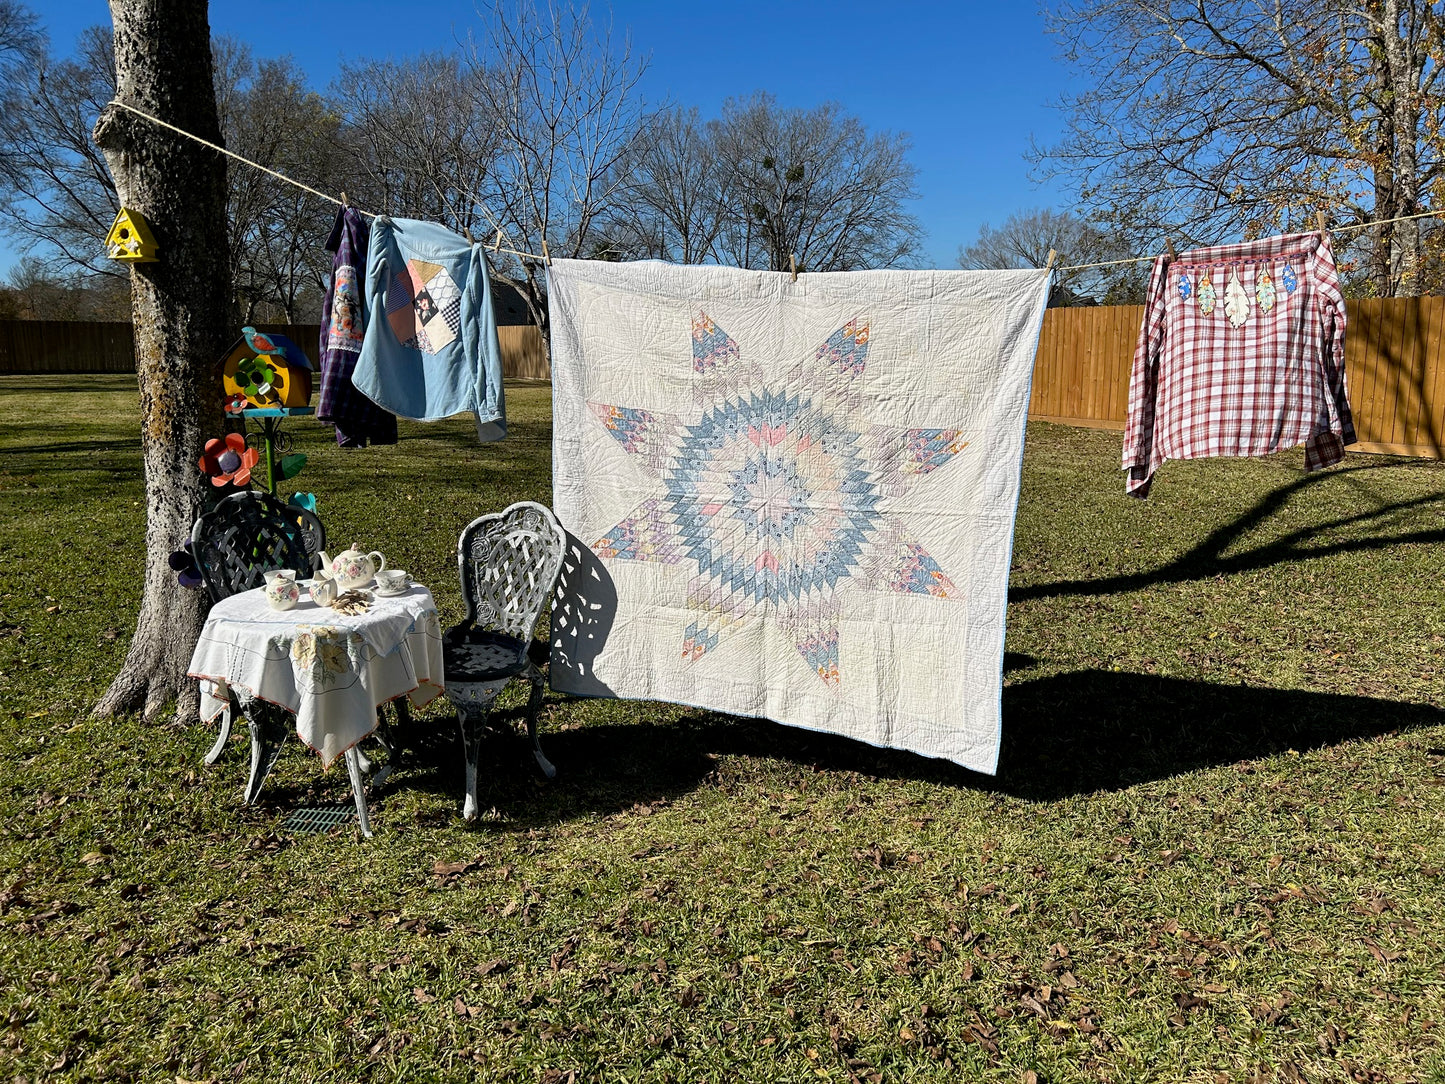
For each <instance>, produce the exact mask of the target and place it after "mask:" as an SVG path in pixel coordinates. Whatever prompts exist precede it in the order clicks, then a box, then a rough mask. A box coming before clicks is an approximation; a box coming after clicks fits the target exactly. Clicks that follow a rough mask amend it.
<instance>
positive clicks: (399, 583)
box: [376, 568, 410, 595]
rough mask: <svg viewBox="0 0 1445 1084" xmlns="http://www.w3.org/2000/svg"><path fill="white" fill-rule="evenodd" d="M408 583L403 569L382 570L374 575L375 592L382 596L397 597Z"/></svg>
mask: <svg viewBox="0 0 1445 1084" xmlns="http://www.w3.org/2000/svg"><path fill="white" fill-rule="evenodd" d="M409 582H410V581H409V580H408V579H407V576H406V569H404V568H383V569H382V570H381V571H380V572H378V573H377V574H376V590H377V591H378V592H379V593H380V594H383V595H399V594H401V593H402V592H403V591H405V590H406V586H407V584H408V583H409Z"/></svg>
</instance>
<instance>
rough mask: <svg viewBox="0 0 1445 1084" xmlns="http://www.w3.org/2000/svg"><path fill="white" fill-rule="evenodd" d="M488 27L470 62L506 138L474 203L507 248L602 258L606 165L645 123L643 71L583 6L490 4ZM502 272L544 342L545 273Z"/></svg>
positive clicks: (491, 117)
mask: <svg viewBox="0 0 1445 1084" xmlns="http://www.w3.org/2000/svg"><path fill="white" fill-rule="evenodd" d="M487 29H488V34H487V37H486V39H485V44H479V43H477V42H476V41H473V42H472V43H471V45H470V47H469V49H468V51H467V53H466V61H467V64H468V66H469V67H470V69H471V70H472V72H473V73H474V75H475V77H476V78H475V80H474V83H473V85H474V86H475V87H476V88H477V90H478V91H479V92H480V94H481V98H480V100H479V101H478V103H477V104H478V107H479V113H480V115H481V116H482V117H483V118H485V119H486V120H487V121H488V122H489V123H491V124H493V125H495V126H496V129H497V131H498V132H499V133H500V134H501V136H502V144H501V147H500V153H499V155H498V157H497V159H496V161H495V162H494V164H493V169H492V172H491V174H490V176H489V177H488V183H487V184H486V186H485V187H484V189H483V190H482V192H481V193H480V195H481V198H482V202H483V203H484V204H485V205H486V206H487V208H488V211H489V213H490V214H492V215H494V216H496V218H497V220H498V225H500V226H501V227H502V228H503V230H504V231H505V233H506V235H507V237H508V238H509V239H510V241H511V245H510V247H513V248H517V249H520V250H522V251H524V252H531V253H534V254H537V253H542V252H544V250H545V251H546V253H547V254H549V255H553V256H569V257H585V256H594V255H598V254H599V252H601V251H605V248H606V245H605V241H604V239H603V237H602V234H601V232H600V230H599V226H600V224H601V221H600V220H601V218H602V216H603V215H604V213H605V211H606V210H607V209H608V208H609V207H610V206H611V205H612V203H613V201H614V199H615V197H616V193H617V189H618V186H619V184H620V181H619V179H618V177H617V174H616V170H615V168H614V167H615V166H616V165H617V162H618V160H619V159H620V158H621V156H622V154H623V153H624V151H625V150H626V148H627V146H628V145H629V143H630V142H631V141H632V139H633V138H634V135H635V133H636V131H637V125H638V121H639V118H640V115H641V102H640V100H639V99H638V97H637V95H636V89H637V83H638V81H639V80H640V79H641V78H642V74H643V72H644V70H645V69H646V62H645V61H643V60H641V59H639V58H637V57H634V56H633V54H632V49H631V44H630V43H629V42H628V41H626V40H625V39H624V40H623V41H622V42H621V43H620V44H618V45H614V43H613V41H612V36H611V33H610V31H609V30H606V29H602V30H599V29H598V28H596V27H594V25H593V23H592V21H591V19H590V17H589V15H588V12H587V8H586V7H582V8H575V7H572V6H570V5H569V6H567V7H550V6H549V7H548V8H547V9H546V10H545V11H543V10H540V9H539V8H538V7H537V5H536V3H534V0H520V2H518V3H515V4H506V5H503V4H502V3H500V2H499V0H493V7H492V17H491V20H490V24H489V26H488V28H487ZM499 272H500V274H499V277H501V278H503V279H504V280H505V281H507V282H509V283H511V284H512V285H513V286H515V287H516V288H517V289H518V290H519V291H520V292H521V294H522V296H523V297H524V298H525V299H526V302H527V306H528V309H529V310H530V311H531V313H532V317H533V319H535V320H536V321H537V324H538V326H539V327H540V328H541V329H542V333H543V335H544V336H545V335H548V334H549V326H548V323H547V312H546V305H545V298H544V295H543V289H542V284H541V280H540V274H541V268H540V267H539V266H538V265H537V264H536V263H535V262H534V261H532V260H526V259H523V260H504V261H501V262H500V263H499Z"/></svg>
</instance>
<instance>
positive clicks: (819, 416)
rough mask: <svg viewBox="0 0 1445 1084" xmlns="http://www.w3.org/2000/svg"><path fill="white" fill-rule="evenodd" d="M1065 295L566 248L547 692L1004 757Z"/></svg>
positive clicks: (985, 763)
mask: <svg viewBox="0 0 1445 1084" xmlns="http://www.w3.org/2000/svg"><path fill="white" fill-rule="evenodd" d="M1047 291H1048V275H1047V273H1046V272H1042V271H1011V272H873V271H870V272H852V273H846V274H807V275H804V276H802V277H800V278H799V279H798V280H797V281H796V282H794V281H793V280H792V278H791V276H789V275H785V274H774V273H766V272H747V271H736V270H732V269H725V268H715V267H714V268H702V267H672V266H669V265H665V264H658V263H638V264H606V263H599V262H590V261H555V262H554V264H553V266H552V269H551V275H550V283H549V299H550V304H551V310H552V327H553V330H552V367H553V403H554V414H555V418H554V449H553V467H554V485H555V493H554V504H555V507H556V510H557V513H558V516H559V517H560V518H561V520H562V523H563V525H564V526H565V527H566V528H567V530H568V532H569V534H570V535H571V536H572V538H571V539H570V542H571V554H570V558H571V559H570V560H569V562H568V567H567V570H566V572H565V573H564V579H563V586H562V595H561V598H560V599H559V603H558V605H557V606H556V607H554V616H553V662H552V681H553V684H554V686H555V687H557V688H559V689H562V690H565V691H569V692H575V693H583V694H593V695H613V696H622V697H637V698H646V699H658V700H669V701H675V702H679V703H684V704H691V705H696V706H699V707H705V708H709V709H715V710H719V711H725V712H731V713H734V714H741V715H760V716H764V717H767V718H771V719H775V720H777V721H778V722H782V723H787V724H791V725H796V726H803V727H808V728H811V729H816V730H822V731H828V732H832V733H837V734H842V735H846V736H849V737H853V738H857V739H861V740H863V741H867V742H871V743H873V744H875V745H881V746H888V747H894V748H903V749H911V750H913V751H915V752H919V753H923V754H926V755H930V756H940V757H946V758H947V759H950V760H953V761H955V762H957V763H959V764H962V765H964V766H966V767H969V768H974V769H977V770H980V771H986V772H992V771H994V769H995V767H996V764H997V757H998V736H999V722H1000V719H999V696H1000V692H1001V687H1002V661H1003V639H1004V610H1005V605H1006V601H1007V589H1008V565H1009V551H1010V547H1011V541H1012V531H1013V518H1014V511H1015V507H1016V505H1017V499H1018V480H1019V466H1020V458H1021V453H1022V445H1023V424H1024V417H1025V413H1026V411H1027V405H1028V391H1029V378H1030V374H1031V371H1032V364H1033V357H1034V350H1035V347H1036V345H1037V341H1038V332H1039V327H1040V324H1041V321H1042V317H1043V310H1044V305H1045V303H1046V299H1047Z"/></svg>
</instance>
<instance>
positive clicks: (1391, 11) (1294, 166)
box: [1040, 0, 1445, 294]
mask: <svg viewBox="0 0 1445 1084" xmlns="http://www.w3.org/2000/svg"><path fill="white" fill-rule="evenodd" d="M1440 7H1441V5H1439V4H1431V3H1425V2H1422V0H1276V2H1274V3H1270V4H1261V3H1254V2H1248V0H1233V2H1227V3H1211V4H1203V3H1200V2H1198V0H1072V2H1064V3H1061V4H1059V5H1058V6H1057V7H1056V8H1055V9H1054V10H1053V11H1052V13H1051V14H1050V29H1051V30H1052V31H1053V32H1054V33H1055V34H1056V35H1057V36H1058V38H1059V41H1060V44H1061V47H1062V48H1061V52H1062V55H1063V56H1064V58H1065V59H1066V60H1067V61H1069V62H1070V63H1072V64H1073V65H1074V66H1075V68H1076V69H1077V70H1078V72H1079V74H1080V76H1081V78H1080V80H1079V83H1080V85H1081V86H1083V87H1085V89H1084V90H1082V91H1080V92H1078V93H1076V94H1072V95H1070V96H1068V97H1066V98H1065V99H1064V101H1063V103H1062V104H1063V106H1064V108H1065V111H1066V113H1067V116H1068V130H1067V133H1066V135H1065V137H1064V139H1063V140H1062V141H1061V142H1060V143H1059V144H1058V145H1056V146H1054V147H1050V148H1047V149H1046V150H1045V151H1042V152H1040V154H1041V157H1040V162H1041V164H1042V166H1043V168H1044V171H1045V172H1046V173H1047V174H1049V175H1064V176H1067V177H1069V178H1071V179H1073V180H1074V181H1075V182H1076V183H1077V184H1078V186H1079V190H1080V195H1081V199H1082V201H1083V202H1084V204H1085V205H1087V206H1090V207H1094V208H1097V209H1098V210H1099V211H1100V213H1101V214H1103V215H1106V216H1108V217H1109V218H1110V219H1111V220H1112V222H1113V224H1114V225H1115V226H1117V228H1119V229H1120V230H1122V231H1128V232H1129V233H1131V234H1132V235H1133V236H1134V237H1135V239H1136V243H1138V244H1140V245H1144V246H1148V247H1154V246H1157V245H1159V244H1160V242H1161V241H1162V239H1163V236H1164V235H1165V234H1167V233H1172V234H1174V235H1175V237H1176V239H1177V240H1179V241H1181V242H1184V243H1190V242H1205V243H1217V242H1218V241H1219V240H1220V239H1221V238H1222V237H1225V236H1228V235H1229V234H1233V233H1243V234H1244V235H1246V236H1254V235H1258V234H1260V233H1263V232H1267V231H1269V230H1271V229H1288V228H1296V227H1299V226H1305V225H1307V224H1310V223H1312V222H1313V218H1314V214H1315V212H1316V211H1317V210H1324V211H1326V212H1328V213H1329V215H1330V216H1331V217H1332V218H1333V219H1334V220H1335V221H1336V222H1337V223H1345V224H1368V223H1375V222H1380V221H1381V220H1384V219H1390V218H1395V217H1398V216H1403V215H1410V214H1415V213H1418V212H1420V211H1423V210H1426V209H1427V206H1426V204H1427V203H1428V200H1429V194H1430V193H1431V191H1432V190H1433V188H1434V186H1435V185H1436V184H1437V183H1438V182H1439V181H1440V180H1441V173H1440V168H1441V155H1440V150H1441V120H1442V100H1441V97H1440V93H1439V88H1438V86H1437V80H1438V77H1439V67H1438V61H1439V58H1440V56H1441V51H1442V34H1445V21H1442V19H1441V12H1440V11H1439V9H1440ZM1371 234H1372V238H1371V239H1372V241H1373V251H1372V252H1371V254H1370V256H1369V260H1370V270H1371V281H1372V283H1373V288H1374V291H1375V292H1377V293H1380V294H1394V293H1414V292H1418V290H1419V288H1420V286H1421V274H1420V265H1421V231H1420V228H1419V227H1418V224H1416V223H1414V222H1403V223H1399V224H1397V225H1384V224H1382V225H1379V226H1377V227H1376V228H1375V229H1374V230H1373V231H1371Z"/></svg>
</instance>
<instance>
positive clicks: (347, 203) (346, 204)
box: [341, 192, 351, 207]
mask: <svg viewBox="0 0 1445 1084" xmlns="http://www.w3.org/2000/svg"><path fill="white" fill-rule="evenodd" d="M341 206H343V207H350V206H351V201H350V200H348V199H347V198H346V193H345V192H342V193H341Z"/></svg>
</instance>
